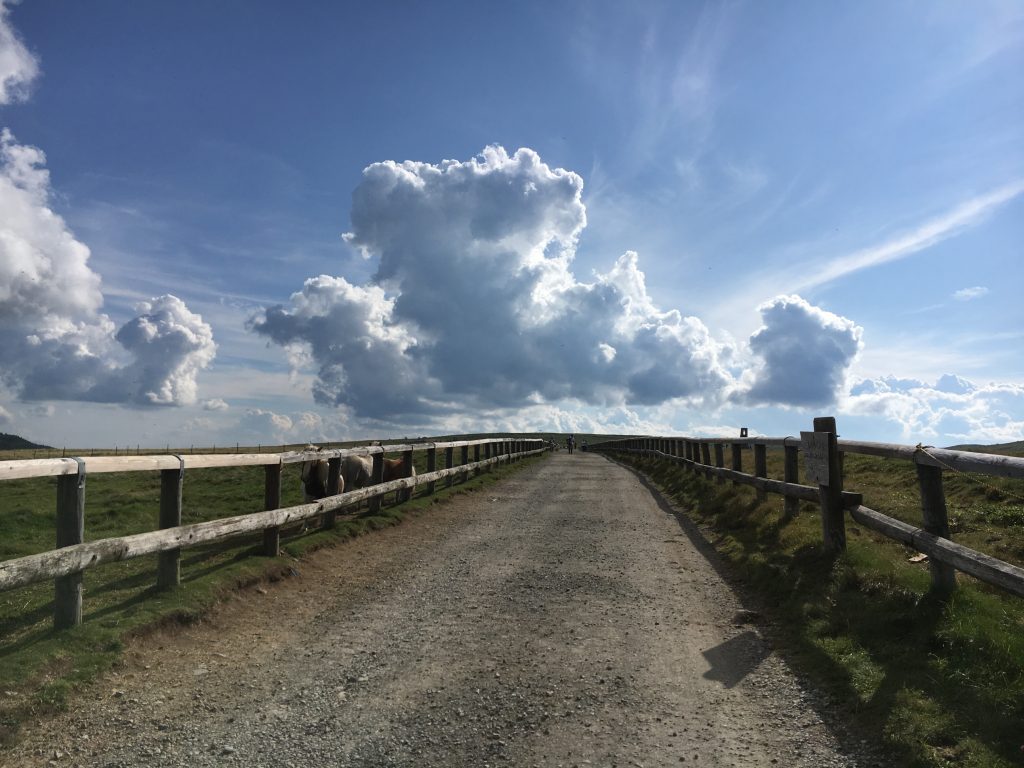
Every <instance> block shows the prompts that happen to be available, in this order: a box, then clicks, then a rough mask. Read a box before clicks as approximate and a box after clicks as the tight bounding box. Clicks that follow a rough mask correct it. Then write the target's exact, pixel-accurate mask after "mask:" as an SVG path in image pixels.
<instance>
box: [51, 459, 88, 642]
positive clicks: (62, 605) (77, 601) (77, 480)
mask: <svg viewBox="0 0 1024 768" xmlns="http://www.w3.org/2000/svg"><path fill="white" fill-rule="evenodd" d="M74 461H75V462H76V463H77V464H78V471H77V472H76V473H75V474H73V475H60V476H59V477H58V478H57V548H58V549H59V548H61V547H68V546H71V545H72V544H81V543H82V540H83V539H84V538H85V462H84V461H82V460H81V459H74ZM81 623H82V573H81V571H79V572H78V573H72V574H70V575H69V576H61V577H60V578H57V579H54V580H53V627H54V629H68V628H69V627H77V626H78V625H79V624H81Z"/></svg>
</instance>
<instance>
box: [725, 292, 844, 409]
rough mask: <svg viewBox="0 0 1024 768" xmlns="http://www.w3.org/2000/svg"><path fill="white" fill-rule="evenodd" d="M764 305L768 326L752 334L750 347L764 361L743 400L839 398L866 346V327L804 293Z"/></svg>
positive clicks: (812, 402) (816, 402)
mask: <svg viewBox="0 0 1024 768" xmlns="http://www.w3.org/2000/svg"><path fill="white" fill-rule="evenodd" d="M758 309H759V310H760V312H761V320H762V326H761V328H760V329H759V330H758V331H757V332H756V333H754V335H753V336H751V337H750V350H751V352H753V353H754V355H756V356H757V357H759V358H760V359H761V364H760V367H758V368H757V369H755V371H754V376H753V382H752V384H751V385H750V387H749V389H747V391H746V393H745V395H744V396H743V399H745V400H746V401H747V402H749V403H753V404H774V405H802V406H820V405H828V404H830V403H833V402H835V401H836V399H837V398H838V396H839V395H840V394H842V393H843V392H844V391H845V384H846V374H847V371H848V370H849V367H850V364H851V363H852V362H853V360H854V358H855V357H856V355H857V353H858V352H859V351H860V349H861V333H862V331H861V328H860V327H859V326H857V325H856V324H854V322H853V321H852V320H848V319H847V318H845V317H840V316H839V315H835V314H832V313H831V312H826V311H825V310H823V309H821V308H819V307H815V306H813V305H811V304H809V303H808V302H806V301H805V300H804V299H802V298H800V297H799V296H777V297H776V298H774V299H772V300H771V301H769V302H766V303H765V304H762V305H761V306H760V307H758Z"/></svg>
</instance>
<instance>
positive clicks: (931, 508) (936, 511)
mask: <svg viewBox="0 0 1024 768" xmlns="http://www.w3.org/2000/svg"><path fill="white" fill-rule="evenodd" d="M916 467H917V483H918V486H919V487H920V489H921V514H922V516H923V517H924V526H923V527H924V529H925V530H926V531H928V533H932V534H935V535H936V536H941V537H942V538H944V539H948V538H949V517H948V516H947V513H946V494H945V492H944V491H943V489H942V469H941V468H940V467H932V466H928V465H926V464H917V465H916ZM928 567H929V569H930V570H931V574H932V592H934V593H936V594H938V595H940V596H943V597H945V596H948V595H949V594H950V593H951V592H953V590H955V589H956V569H955V568H953V566H951V565H947V564H946V563H940V562H939V561H938V560H935V559H934V558H929V560H928Z"/></svg>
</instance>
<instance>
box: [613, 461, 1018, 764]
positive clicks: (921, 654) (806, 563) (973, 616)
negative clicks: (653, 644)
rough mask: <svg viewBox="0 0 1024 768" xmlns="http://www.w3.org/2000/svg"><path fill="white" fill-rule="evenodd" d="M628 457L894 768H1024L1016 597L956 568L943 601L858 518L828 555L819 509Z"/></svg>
mask: <svg viewBox="0 0 1024 768" xmlns="http://www.w3.org/2000/svg"><path fill="white" fill-rule="evenodd" d="M848 458H851V457H848ZM626 463H629V464H632V465H633V466H634V467H636V468H637V469H639V470H641V471H642V472H643V473H645V474H646V475H648V476H649V477H650V478H651V479H652V480H653V481H654V482H655V483H656V484H657V485H659V486H660V487H661V489H662V490H663V491H664V492H665V493H666V495H668V496H669V497H670V498H672V499H673V500H674V501H676V502H677V503H678V504H679V505H680V506H681V507H682V508H683V509H685V510H686V511H687V513H688V514H689V515H690V516H691V517H692V518H693V519H694V520H695V521H696V522H698V523H699V524H700V525H701V527H702V530H703V531H704V533H705V535H706V536H707V537H708V538H709V539H710V541H711V543H712V544H713V545H714V546H715V548H716V549H717V550H718V552H719V553H720V554H721V555H722V557H723V558H724V560H725V561H726V562H727V563H728V564H729V566H730V569H729V570H730V573H731V575H732V576H733V577H734V579H736V580H738V581H739V582H740V583H741V584H742V587H743V589H744V591H745V592H748V593H751V594H753V595H754V596H756V600H757V602H758V603H760V604H762V605H763V607H764V610H765V612H766V614H767V615H769V616H770V617H771V618H772V619H774V622H773V629H772V631H773V632H774V633H777V635H778V638H777V639H778V641H779V647H780V650H781V652H782V653H783V654H784V655H785V656H786V657H787V659H788V660H789V661H790V663H791V665H792V666H793V667H794V668H796V669H797V670H798V671H800V672H801V673H802V674H804V675H806V676H807V677H809V678H810V679H812V680H813V681H814V682H815V683H816V684H817V685H818V686H819V687H821V688H823V689H824V690H826V691H827V692H828V693H829V694H830V695H831V697H832V699H833V701H835V702H838V705H837V706H839V707H840V713H841V715H842V716H843V719H844V720H847V721H849V722H851V723H852V725H853V726H854V728H855V730H856V731H859V732H860V733H861V734H863V735H864V738H869V739H871V740H872V741H874V742H877V743H880V744H883V745H884V746H885V747H886V748H887V749H888V751H889V752H890V753H891V754H892V756H893V757H894V760H895V762H896V763H897V764H898V765H901V766H915V767H916V766H922V767H924V766H928V767H931V768H935V767H938V766H954V765H956V766H971V767H972V768H981V767H982V766H985V767H986V768H996V767H1000V768H1001V767H1002V766H1011V765H1021V764H1024V601H1022V600H1021V599H1019V598H1017V597H1014V596H1012V595H1008V594H1006V593H1003V592H1001V591H998V590H995V589H993V588H989V587H987V586H986V585H983V584H980V583H978V582H975V581H974V580H973V579H970V578H969V577H965V576H963V575H962V574H961V575H959V581H960V585H961V586H960V589H958V590H957V592H956V593H955V595H954V597H953V598H952V600H951V601H950V602H949V603H948V604H942V603H940V602H939V601H937V600H935V599H934V598H932V597H931V596H929V595H928V593H927V590H928V586H929V581H930V580H929V575H928V570H927V564H912V563H909V562H908V557H909V555H911V554H914V553H913V552H912V551H911V550H909V549H906V548H904V547H903V546H901V545H899V544H897V543H896V542H892V541H890V540H888V539H885V538H883V537H880V536H878V535H876V534H874V533H873V532H871V531H867V530H865V529H862V528H860V527H858V526H857V525H856V524H855V523H853V522H852V521H848V526H847V535H848V549H847V552H846V553H845V554H843V555H842V556H840V557H837V558H830V557H828V556H826V555H825V554H824V553H823V551H822V548H821V522H820V517H819V511H818V508H817V506H815V505H810V504H803V505H801V508H800V512H799V513H798V514H797V515H796V516H794V517H793V518H792V519H787V518H786V516H785V515H784V513H783V501H782V497H781V496H774V495H770V496H769V497H768V499H767V500H766V501H764V502H758V501H757V498H756V494H755V491H754V489H752V488H749V487H746V486H736V487H734V486H732V485H719V484H717V483H715V482H714V480H711V479H707V478H704V477H702V476H697V475H695V474H693V473H691V472H689V471H686V470H684V469H683V468H682V467H679V466H678V465H672V464H670V463H668V462H664V461H657V460H652V459H636V458H633V459H626ZM769 474H770V475H771V474H772V473H771V472H769ZM890 480H891V479H890V477H889V475H888V473H887V471H886V470H885V469H882V468H880V469H878V471H877V474H876V475H875V476H872V475H871V473H870V472H863V471H862V472H860V474H859V475H858V481H857V483H856V485H853V484H851V483H847V487H849V488H850V489H851V490H857V491H859V492H860V491H863V492H864V493H865V496H866V497H867V496H869V495H871V494H874V495H875V496H878V497H881V496H882V495H883V493H882V489H883V488H884V487H885V486H886V485H887V484H889V483H890ZM909 490H910V491H911V492H913V491H914V488H913V486H910V488H909ZM882 509H883V511H887V510H886V508H885V507H882ZM1020 533H1021V532H1020V531H1019V530H1018V531H1016V535H1017V537H1018V539H1017V542H1018V544H1019V543H1020V539H1019V536H1020Z"/></svg>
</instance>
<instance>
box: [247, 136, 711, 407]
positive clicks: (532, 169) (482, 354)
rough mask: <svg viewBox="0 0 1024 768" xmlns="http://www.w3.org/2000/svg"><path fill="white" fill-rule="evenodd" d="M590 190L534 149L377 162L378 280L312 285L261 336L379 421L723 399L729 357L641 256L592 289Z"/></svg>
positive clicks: (272, 314) (370, 239) (629, 256)
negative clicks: (651, 277)
mask: <svg viewBox="0 0 1024 768" xmlns="http://www.w3.org/2000/svg"><path fill="white" fill-rule="evenodd" d="M582 189H583V181H582V179H581V178H580V177H579V176H578V175H576V174H575V173H572V172H570V171H566V170H563V169H560V168H551V167H549V166H548V165H547V164H545V163H544V162H543V161H542V160H541V159H540V157H539V156H538V155H537V153H536V152H534V151H532V150H530V149H520V150H518V151H516V152H515V153H514V154H509V153H507V152H506V151H505V150H504V149H503V148H501V147H488V148H487V149H485V150H484V151H483V152H482V153H481V155H480V156H478V157H476V158H473V159H471V160H468V161H465V162H460V161H456V160H446V161H444V162H442V163H440V164H437V165H433V164H429V163H419V162H404V163H395V162H382V163H375V164H373V165H371V166H369V167H368V168H366V169H365V171H364V172H363V179H362V182H361V183H360V185H359V187H358V188H357V189H356V191H355V193H354V195H353V206H352V228H351V231H350V232H349V233H347V234H346V236H345V238H346V241H347V242H348V243H349V244H350V245H351V246H352V247H354V248H356V249H358V250H359V251H360V252H361V253H362V254H363V255H364V256H366V257H368V258H370V259H376V260H377V271H376V274H375V275H374V277H373V279H372V280H371V282H370V283H369V284H367V285H365V286H357V285H352V284H351V283H349V282H348V281H347V280H345V279H344V278H342V277H331V276H327V275H321V276H319V277H314V278H311V279H309V280H307V281H306V282H305V284H304V286H303V288H302V290H301V291H300V292H298V293H296V294H294V295H293V296H292V298H291V302H290V305H288V306H276V307H269V308H267V309H266V310H265V311H264V312H262V313H261V314H260V315H259V316H257V317H255V318H254V319H253V321H252V324H251V327H252V328H253V330H255V331H256V332H257V333H259V334H262V335H264V336H266V337H268V338H269V339H271V340H272V341H274V342H276V343H278V344H280V345H281V346H282V347H284V348H285V349H286V350H289V351H290V356H291V358H292V359H293V360H296V359H301V355H300V356H295V355H294V354H293V353H291V350H293V349H294V348H295V347H296V346H299V347H301V348H304V349H306V350H308V352H309V353H310V356H311V359H312V360H313V361H314V367H315V368H316V370H317V375H318V378H317V383H316V385H315V387H314V397H315V398H316V400H317V401H318V402H321V403H324V404H331V405H338V406H345V407H346V408H349V409H351V411H352V412H353V413H354V414H355V415H356V416H359V417H368V418H371V419H404V420H405V421H407V422H410V423H411V422H413V421H415V417H417V416H422V415H424V414H428V413H430V414H435V415H437V416H438V417H439V418H442V417H443V416H444V414H446V413H457V412H460V411H462V410H471V411H476V412H479V411H480V410H481V409H500V408H520V407H522V406H524V405H527V404H531V403H533V404H535V403H543V402H549V403H550V402H555V401H561V400H565V399H575V400H577V401H580V402H582V403H587V404H600V405H605V406H608V407H614V406H618V405H621V404H624V403H636V404H641V405H642V404H657V403H661V402H665V401H668V400H680V399H685V400H688V401H700V402H714V401H716V400H717V399H718V398H720V397H721V395H722V393H723V392H724V391H725V388H726V386H728V385H729V384H730V382H731V377H730V375H729V373H728V372H727V370H726V369H725V368H724V367H723V365H722V362H721V359H722V356H723V355H725V354H726V353H728V351H729V350H727V349H725V348H724V347H723V345H722V344H720V343H719V342H717V341H716V340H715V339H713V338H712V336H711V334H710V332H709V331H708V329H707V328H706V327H705V326H704V324H703V323H702V322H701V321H700V320H699V319H697V318H695V317H688V316H685V315H684V314H683V313H681V312H679V311H678V310H675V309H671V310H661V309H659V308H658V307H657V306H656V305H655V303H654V301H653V299H652V298H651V296H650V295H649V293H648V291H647V287H646V283H645V278H644V274H643V272H642V271H641V269H640V267H639V258H638V256H637V254H635V253H633V252H628V253H626V254H624V255H623V256H621V257H620V258H619V259H618V260H617V261H616V262H615V263H614V264H613V266H612V268H611V269H610V270H609V271H608V272H607V273H605V274H598V275H595V276H594V277H593V280H592V281H591V282H582V281H580V280H578V279H577V278H576V276H575V275H574V274H573V273H572V271H571V269H570V267H571V263H572V260H573V257H574V255H575V249H576V245H577V241H578V239H579V236H580V234H581V232H582V231H583V229H584V227H585V226H586V210H585V208H584V206H583V202H582Z"/></svg>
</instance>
